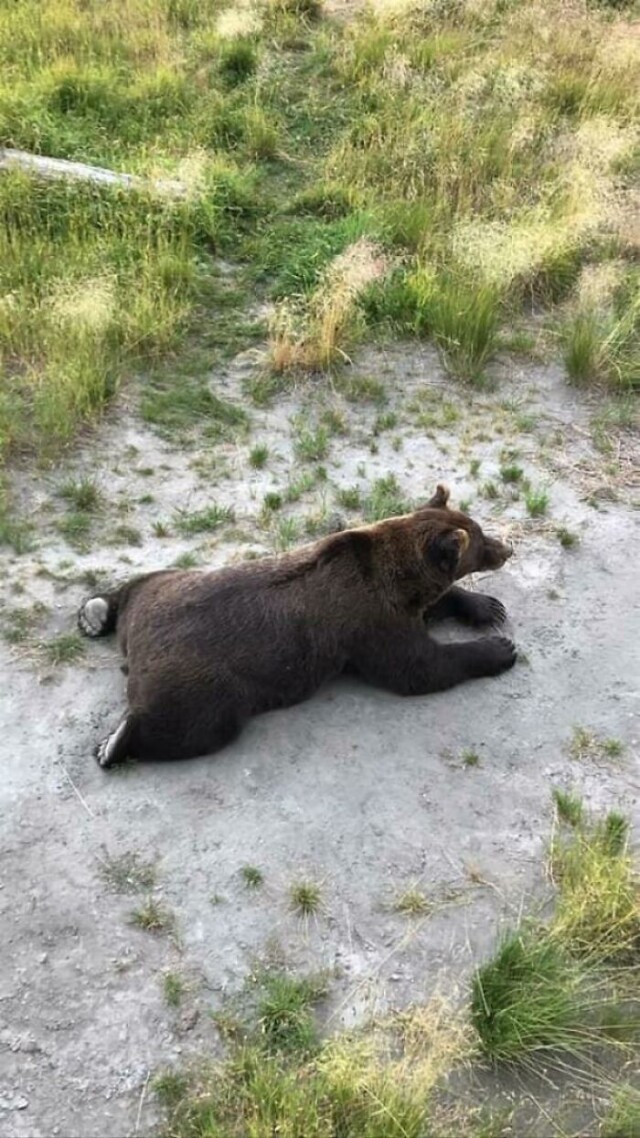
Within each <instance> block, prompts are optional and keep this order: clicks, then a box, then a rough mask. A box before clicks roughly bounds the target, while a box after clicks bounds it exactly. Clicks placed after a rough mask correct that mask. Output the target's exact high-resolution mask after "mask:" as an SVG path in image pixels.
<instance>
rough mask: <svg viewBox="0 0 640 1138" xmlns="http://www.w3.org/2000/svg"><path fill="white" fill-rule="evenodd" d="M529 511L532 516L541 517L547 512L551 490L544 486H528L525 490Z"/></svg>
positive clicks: (525, 499)
mask: <svg viewBox="0 0 640 1138" xmlns="http://www.w3.org/2000/svg"><path fill="white" fill-rule="evenodd" d="M524 501H525V505H526V507H527V513H528V514H529V516H530V517H532V518H541V517H543V515H544V514H546V512H547V507H548V505H549V492H548V490H545V489H544V487H542V486H528V487H527V488H526V490H525V492H524Z"/></svg>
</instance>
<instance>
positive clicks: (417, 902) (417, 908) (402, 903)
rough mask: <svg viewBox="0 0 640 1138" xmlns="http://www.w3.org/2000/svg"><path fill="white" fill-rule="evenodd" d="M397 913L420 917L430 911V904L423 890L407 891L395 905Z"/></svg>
mask: <svg viewBox="0 0 640 1138" xmlns="http://www.w3.org/2000/svg"><path fill="white" fill-rule="evenodd" d="M394 909H395V910H396V912H397V913H403V914H405V915H406V916H412V917H419V916H420V915H421V914H423V913H426V912H427V911H428V909H429V902H428V900H427V898H426V897H425V895H424V893H423V892H422V890H421V889H406V890H405V891H404V893H401V894H400V896H399V897H398V899H397V901H396V902H395V904H394Z"/></svg>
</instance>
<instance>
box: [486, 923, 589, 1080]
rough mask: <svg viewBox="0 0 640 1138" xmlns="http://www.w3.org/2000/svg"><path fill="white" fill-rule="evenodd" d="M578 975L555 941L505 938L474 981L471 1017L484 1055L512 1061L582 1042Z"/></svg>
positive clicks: (517, 935)
mask: <svg viewBox="0 0 640 1138" xmlns="http://www.w3.org/2000/svg"><path fill="white" fill-rule="evenodd" d="M578 984H579V973H578V971H577V969H575V968H574V967H573V966H572V965H571V962H570V961H569V960H568V958H567V956H566V954H565V953H564V951H563V950H562V948H561V947H560V946H559V945H558V944H556V943H555V942H553V941H550V940H549V939H547V938H544V937H538V936H535V935H533V934H529V935H527V934H526V933H525V932H512V933H509V934H507V935H506V936H505V937H504V939H503V941H502V944H501V945H500V947H499V949H498V951H497V953H496V955H495V957H494V958H493V960H491V961H489V963H488V964H484V965H482V966H481V967H480V968H478V969H477V971H476V974H475V976H474V979H473V988H472V999H471V1016H472V1020H473V1024H474V1027H475V1029H476V1031H477V1033H478V1036H479V1038H480V1043H481V1046H482V1049H483V1051H484V1052H485V1054H486V1055H487V1056H488V1057H489V1058H491V1059H495V1060H499V1061H501V1062H508V1061H510V1060H515V1059H522V1058H523V1056H527V1055H531V1054H533V1053H535V1052H537V1051H547V1050H549V1049H550V1048H558V1049H565V1050H567V1049H568V1050H575V1048H576V1046H577V1045H578V1041H579V1039H580V1023H581V1018H582V1016H581V1013H582V1014H584V1010H585V1009H584V1008H581V1007H580V1004H579V999H578V992H579V988H578Z"/></svg>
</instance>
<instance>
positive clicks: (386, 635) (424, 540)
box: [78, 485, 516, 768]
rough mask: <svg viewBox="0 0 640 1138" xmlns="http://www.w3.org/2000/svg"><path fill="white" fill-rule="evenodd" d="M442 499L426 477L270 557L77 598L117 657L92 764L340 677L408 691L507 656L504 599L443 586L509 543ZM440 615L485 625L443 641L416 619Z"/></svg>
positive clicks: (192, 747) (456, 678)
mask: <svg viewBox="0 0 640 1138" xmlns="http://www.w3.org/2000/svg"><path fill="white" fill-rule="evenodd" d="M448 502H449V491H448V490H447V488H446V487H445V486H442V485H439V486H438V488H437V490H436V492H435V494H434V495H433V497H432V498H431V499H430V500H429V501H428V502H427V504H426V505H425V506H422V507H420V508H418V509H416V510H415V511H414V512H413V513H410V514H404V515H402V516H399V517H391V518H386V519H385V520H384V521H380V522H376V523H374V524H371V525H363V526H357V527H355V528H352V529H346V530H343V531H342V532H340V533H334V534H331V535H329V536H327V537H323V538H322V539H320V540H319V541H316V542H315V543H314V544H312V545H307V546H303V547H302V548H299V549H297V550H294V551H291V552H289V553H287V554H284V555H282V556H280V557H277V558H264V559H262V560H257V561H247V562H244V563H243V564H241V565H232V566H228V567H225V568H222V569H217V570H213V571H199V570H179V569H168V570H159V571H156V572H152V573H148V574H146V575H144V576H141V577H137V578H134V579H132V580H130V581H128V582H127V583H125V584H124V585H122V586H121V587H120V588H118V589H115V590H114V591H112V592H108V593H103V594H100V595H99V596H93V597H90V598H89V599H88V600H86V601H85V602H84V603H83V605H82V607H81V609H80V612H79V614H78V622H79V627H80V629H81V631H82V632H83V633H84V634H85V635H86V636H89V637H99V636H104V635H106V634H107V633H109V632H112V631H114V630H117V635H118V640H119V644H120V648H121V650H122V653H123V655H124V657H125V659H126V662H127V663H126V665H125V666H123V671H124V672H125V673H126V674H127V676H128V679H127V697H128V704H129V709H128V711H127V712H126V714H125V716H124V718H123V719H122V720H121V722H120V724H119V725H118V726H117V728H116V729H115V731H113V732H112V733H111V734H110V735H109V736H108V737H107V738H106V739H105V740H104V741H103V742H101V743H100V744H99V745H98V747H97V749H96V757H97V760H98V763H99V765H100V766H101V767H103V768H107V767H111V766H113V765H115V764H116V763H121V762H123V761H124V760H126V759H128V758H135V759H183V758H184V759H186V758H191V757H195V756H197V755H204V754H211V753H213V752H215V751H217V750H219V749H220V748H221V747H223V746H225V745H226V744H227V743H229V742H230V741H231V740H232V739H234V738H235V737H236V736H237V735H238V733H239V732H240V730H241V728H242V727H243V725H244V724H245V723H246V722H247V720H248V719H249V718H250V717H251V716H254V715H257V714H259V713H261V712H266V711H270V710H273V709H275V708H284V707H289V706H292V705H293V704H296V703H299V702H301V701H302V700H305V699H307V698H308V697H309V696H311V695H312V694H313V693H314V692H315V691H316V690H317V689H318V688H319V687H320V685H321V684H323V683H325V682H327V681H329V680H332V679H334V678H336V677H338V676H340V675H343V674H345V673H346V674H351V675H355V676H358V677H360V678H361V679H362V680H364V681H365V682H368V683H370V684H374V685H378V686H381V687H383V688H386V689H387V690H389V691H391V692H396V693H397V694H398V695H404V696H408V695H424V694H427V693H428V692H435V691H442V690H443V689H446V688H450V687H453V685H454V684H459V683H462V682H463V681H465V680H469V679H472V678H474V677H479V676H494V675H497V674H498V673H500V672H503V671H505V670H506V669H507V668H510V667H512V665H513V664H514V662H515V659H516V649H515V645H514V643H513V640H512V639H511V637H510V636H509V635H507V633H506V632H505V631H504V629H503V628H502V627H500V626H501V625H502V624H503V622H504V621H505V619H506V610H505V608H504V606H503V605H502V604H501V602H500V601H498V600H496V599H495V598H493V597H488V596H485V595H483V594H480V593H474V592H469V591H467V590H465V589H463V588H460V587H459V586H458V585H456V584H455V582H456V581H458V580H460V578H462V577H465V576H467V575H468V574H469V573H475V572H480V571H486V570H493V569H499V568H500V567H501V566H502V565H504V563H505V562H506V561H507V559H508V558H509V557H511V554H512V549H511V547H510V546H507V545H505V544H503V542H501V541H499V540H498V539H497V538H493V537H488V536H487V535H486V534H485V533H483V531H482V529H481V528H480V526H479V525H478V524H477V522H475V521H473V520H472V519H471V518H470V517H468V516H467V515H466V514H464V513H461V512H459V511H457V510H454V509H451V508H450V507H449V505H448ZM449 616H452V617H455V618H457V619H458V620H462V621H465V622H467V623H470V624H473V625H477V626H481V625H493V626H496V628H495V631H494V632H493V633H492V635H489V636H485V637H480V638H475V639H469V640H467V641H465V642H462V643H460V642H458V643H443V642H440V641H438V640H436V639H435V638H434V637H432V636H431V635H430V631H429V625H430V623H431V622H432V621H433V620H440V619H442V618H445V617H449Z"/></svg>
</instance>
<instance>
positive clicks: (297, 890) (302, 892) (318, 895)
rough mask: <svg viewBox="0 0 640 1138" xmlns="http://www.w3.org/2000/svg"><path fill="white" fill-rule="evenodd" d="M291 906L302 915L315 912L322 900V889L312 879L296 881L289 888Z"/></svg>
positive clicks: (305, 915) (309, 914) (306, 915)
mask: <svg viewBox="0 0 640 1138" xmlns="http://www.w3.org/2000/svg"><path fill="white" fill-rule="evenodd" d="M289 899H290V902H291V908H292V909H293V910H294V912H296V913H299V914H300V916H302V917H308V916H311V914H312V913H317V912H318V910H319V908H320V904H321V901H322V890H321V889H320V886H319V885H318V884H316V882H314V881H304V880H303V881H296V882H295V883H294V884H293V885H292V886H291V888H290V890H289Z"/></svg>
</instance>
